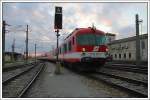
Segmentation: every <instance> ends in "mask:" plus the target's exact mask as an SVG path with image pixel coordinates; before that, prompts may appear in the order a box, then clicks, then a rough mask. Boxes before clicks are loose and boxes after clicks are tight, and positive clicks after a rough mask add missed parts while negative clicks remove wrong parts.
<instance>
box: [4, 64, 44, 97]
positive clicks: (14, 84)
mask: <svg viewBox="0 0 150 100" xmlns="http://www.w3.org/2000/svg"><path fill="white" fill-rule="evenodd" d="M44 66H45V63H37V64H35V65H32V66H30V67H29V68H27V69H26V70H24V71H22V72H20V73H18V74H16V75H13V76H12V77H9V78H7V79H4V80H3V82H2V96H3V98H16V97H22V96H23V95H24V93H25V92H26V91H27V90H28V89H29V87H30V86H31V85H32V83H33V82H34V80H35V79H36V77H37V76H38V75H39V74H40V72H41V71H42V69H43V67H44Z"/></svg>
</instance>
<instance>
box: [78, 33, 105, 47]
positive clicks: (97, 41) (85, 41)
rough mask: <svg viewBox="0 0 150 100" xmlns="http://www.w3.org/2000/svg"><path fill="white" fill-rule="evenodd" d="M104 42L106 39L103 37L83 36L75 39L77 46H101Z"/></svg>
mask: <svg viewBox="0 0 150 100" xmlns="http://www.w3.org/2000/svg"><path fill="white" fill-rule="evenodd" d="M105 42H106V37H105V36H103V35H95V34H91V33H89V34H83V35H79V36H78V37H77V43H78V44H79V45H101V44H104V43H105Z"/></svg>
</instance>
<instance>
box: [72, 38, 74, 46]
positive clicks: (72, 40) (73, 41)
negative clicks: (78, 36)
mask: <svg viewBox="0 0 150 100" xmlns="http://www.w3.org/2000/svg"><path fill="white" fill-rule="evenodd" d="M72 45H74V37H73V38H72Z"/></svg>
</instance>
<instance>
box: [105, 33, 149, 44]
mask: <svg viewBox="0 0 150 100" xmlns="http://www.w3.org/2000/svg"><path fill="white" fill-rule="evenodd" d="M146 38H148V34H142V35H140V39H146ZM134 40H136V36H133V37H128V38H124V39H120V40H114V41H112V42H110V43H108V44H116V43H122V42H129V41H134Z"/></svg>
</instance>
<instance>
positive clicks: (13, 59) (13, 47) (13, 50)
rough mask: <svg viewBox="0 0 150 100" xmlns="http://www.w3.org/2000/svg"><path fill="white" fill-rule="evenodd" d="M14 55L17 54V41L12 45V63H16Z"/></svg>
mask: <svg viewBox="0 0 150 100" xmlns="http://www.w3.org/2000/svg"><path fill="white" fill-rule="evenodd" d="M14 53H15V39H14V40H13V44H12V61H13V62H14V61H15V58H14Z"/></svg>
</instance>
